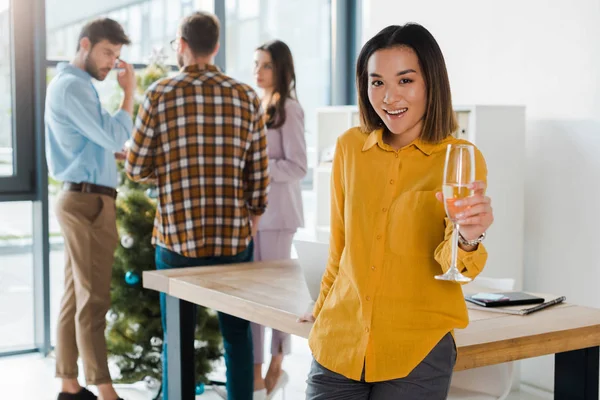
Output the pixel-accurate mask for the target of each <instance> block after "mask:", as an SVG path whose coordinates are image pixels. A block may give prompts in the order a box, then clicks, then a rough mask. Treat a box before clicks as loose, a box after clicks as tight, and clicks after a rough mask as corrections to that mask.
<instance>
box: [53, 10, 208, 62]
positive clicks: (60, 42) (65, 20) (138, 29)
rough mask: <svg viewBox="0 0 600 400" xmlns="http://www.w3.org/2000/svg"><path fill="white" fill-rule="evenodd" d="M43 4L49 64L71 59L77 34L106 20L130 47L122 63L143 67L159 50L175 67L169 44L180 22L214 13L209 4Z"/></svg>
mask: <svg viewBox="0 0 600 400" xmlns="http://www.w3.org/2000/svg"><path fill="white" fill-rule="evenodd" d="M46 4H47V6H46V30H47V57H48V59H49V60H53V61H58V60H69V59H71V58H72V57H73V56H74V55H75V51H76V49H77V40H78V37H79V32H80V30H81V28H82V26H83V25H84V24H85V23H86V22H87V21H89V20H90V19H93V18H97V17H109V18H112V19H114V20H116V21H118V22H119V23H121V25H123V28H124V29H125V32H126V33H127V34H128V36H129V37H130V39H131V45H130V46H125V47H123V54H122V58H123V59H124V60H126V61H127V62H131V63H135V64H144V63H147V62H148V59H149V57H150V55H151V53H152V51H153V50H154V49H159V48H163V49H164V50H165V54H166V55H167V56H168V57H169V58H168V60H167V63H169V64H176V59H175V54H174V53H173V52H171V51H170V46H169V42H170V41H171V40H172V39H174V38H175V35H176V34H177V27H178V26H179V23H180V22H181V19H182V18H183V17H184V16H185V15H188V14H190V13H191V12H194V11H200V10H202V11H209V12H213V11H214V6H213V1H212V0H146V1H137V2H133V1H131V0H113V1H111V2H110V4H109V5H104V3H102V2H97V3H95V4H94V5H93V6H92V5H89V4H88V3H87V2H85V3H84V2H81V1H80V0H46ZM115 4H116V6H115ZM119 4H121V5H119Z"/></svg>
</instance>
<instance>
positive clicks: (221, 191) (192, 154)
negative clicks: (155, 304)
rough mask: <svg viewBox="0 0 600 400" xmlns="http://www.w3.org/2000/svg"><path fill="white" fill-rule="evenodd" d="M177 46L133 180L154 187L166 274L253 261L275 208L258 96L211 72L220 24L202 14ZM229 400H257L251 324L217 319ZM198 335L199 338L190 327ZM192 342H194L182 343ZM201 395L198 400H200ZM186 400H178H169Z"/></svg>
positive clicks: (144, 109)
mask: <svg viewBox="0 0 600 400" xmlns="http://www.w3.org/2000/svg"><path fill="white" fill-rule="evenodd" d="M177 36H178V37H177V39H176V40H175V41H174V42H173V45H174V49H175V51H176V52H177V62H178V63H179V66H180V67H181V68H182V69H181V71H180V73H179V74H178V75H176V76H174V77H171V78H166V79H163V80H160V81H159V82H156V83H155V84H153V85H152V86H151V87H150V88H149V89H148V91H147V92H146V97H145V99H144V101H143V103H142V106H141V107H140V111H139V113H138V117H137V121H136V124H135V129H134V132H133V139H132V146H131V148H130V150H129V154H128V158H127V164H126V171H127V173H128V175H129V176H130V177H131V179H133V180H135V181H142V180H147V179H150V180H155V181H156V182H157V184H158V191H159V196H158V205H157V212H156V219H155V225H154V226H155V229H154V235H153V240H152V242H153V243H154V244H155V245H156V266H157V268H158V269H166V268H174V267H179V268H181V267H197V266H202V265H215V264H231V263H239V262H248V261H252V257H253V248H252V246H253V244H252V243H253V242H252V237H253V233H254V232H255V230H256V228H257V226H258V220H259V218H260V215H262V214H263V213H264V211H265V209H266V206H267V189H268V184H269V174H268V164H269V160H268V158H267V152H266V147H267V142H266V131H265V123H264V119H263V113H262V110H261V106H260V100H259V98H258V96H257V94H256V93H255V92H254V91H253V90H252V89H251V88H250V86H248V85H245V84H242V83H240V82H237V81H236V80H234V79H232V78H230V77H228V76H226V75H224V74H223V73H221V71H219V69H218V68H217V67H215V66H214V65H213V64H212V60H213V58H214V56H215V54H216V53H217V51H218V49H219V43H218V40H219V21H218V20H217V18H216V17H215V16H214V15H212V14H208V13H203V12H198V13H194V14H192V15H190V16H189V17H187V18H185V19H184V20H183V22H182V23H181V25H180V27H179V32H178V35H177ZM165 303H166V297H165V295H164V294H161V311H162V321H163V330H164V332H165V338H164V342H163V343H164V344H163V346H164V351H163V391H164V392H163V393H164V399H165V400H167V399H168V393H169V390H168V382H167V341H166V331H167V329H169V328H170V327H168V326H166V322H165V321H166V307H165ZM219 323H220V328H221V333H222V334H223V341H224V347H225V362H226V366H227V391H228V398H229V399H234V400H249V399H252V398H253V385H254V374H253V364H254V359H253V350H252V336H251V331H250V324H249V323H248V321H244V320H242V319H239V318H236V317H233V316H231V315H227V314H224V313H219ZM190 325H191V326H190V327H189V329H190V330H192V329H195V327H194V324H190ZM182 336H184V337H192V336H193V332H188V333H182ZM192 395H193V394H192ZM171 400H178V399H173V398H172V399H171Z"/></svg>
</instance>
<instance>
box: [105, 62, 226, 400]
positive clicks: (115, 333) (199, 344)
mask: <svg viewBox="0 0 600 400" xmlns="http://www.w3.org/2000/svg"><path fill="white" fill-rule="evenodd" d="M164 60H165V57H164V56H163V55H162V51H155V52H153V55H152V57H151V60H150V63H149V65H148V67H147V68H146V69H145V70H144V71H142V72H141V73H138V76H137V80H138V91H139V93H138V96H136V97H137V98H136V106H135V111H137V110H138V108H139V104H140V101H141V100H142V99H143V93H144V92H145V91H146V89H148V87H149V86H150V85H151V84H152V83H153V82H155V81H156V80H158V79H161V78H163V77H165V76H167V74H168V71H169V69H168V68H167V67H166V66H165V65H164ZM119 92H120V91H119ZM119 103H120V98H119V96H115V97H114V98H113V99H112V101H111V104H119ZM136 114H137V113H136ZM134 118H135V116H134ZM119 171H120V177H121V180H120V182H121V183H120V185H119V196H118V198H117V226H118V228H119V234H120V236H121V244H120V246H119V247H118V248H117V250H116V252H115V261H114V265H113V277H112V285H111V300H112V307H111V310H110V312H109V314H108V329H107V345H108V352H109V355H110V356H111V358H112V359H113V360H114V361H115V362H116V364H117V366H118V367H119V369H120V374H121V376H120V378H119V379H118V380H119V381H120V382H126V383H132V382H138V381H140V380H145V381H146V383H147V384H148V386H149V387H150V388H151V387H152V386H154V385H156V386H157V385H158V381H159V380H160V379H161V377H162V363H161V351H162V338H163V330H162V326H161V319H160V303H159V295H158V292H155V291H152V290H146V289H144V288H143V287H142V282H141V280H142V279H141V277H142V272H143V271H145V270H154V269H155V268H156V267H155V263H154V247H153V246H152V244H151V238H152V229H153V224H154V216H155V213H156V197H157V191H156V188H155V187H154V186H152V185H150V184H144V183H136V182H132V181H130V180H129V179H128V178H127V176H126V175H125V173H124V170H123V162H122V161H121V162H119ZM197 321H198V324H197V328H196V329H197V330H196V341H195V346H194V347H195V349H196V357H195V359H196V378H197V379H196V381H197V382H198V385H197V394H201V392H202V391H203V383H208V380H207V378H206V375H207V374H208V373H209V372H210V371H211V364H212V362H213V361H215V360H218V359H220V358H221V356H222V346H221V334H220V331H219V322H218V319H217V315H216V313H215V312H214V311H212V310H208V309H206V308H203V307H198V316H197Z"/></svg>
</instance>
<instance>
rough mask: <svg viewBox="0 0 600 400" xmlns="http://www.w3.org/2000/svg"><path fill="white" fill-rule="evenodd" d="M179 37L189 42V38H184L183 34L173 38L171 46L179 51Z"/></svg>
mask: <svg viewBox="0 0 600 400" xmlns="http://www.w3.org/2000/svg"><path fill="white" fill-rule="evenodd" d="M179 39H181V40H185V41H186V42H187V39H186V38H184V37H183V36H182V37H181V38H175V39H173V40H171V41H170V42H169V43H170V44H171V48H172V49H173V51H177V48H178V47H179V43H178V41H179Z"/></svg>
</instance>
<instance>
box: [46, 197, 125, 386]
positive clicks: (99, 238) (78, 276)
mask: <svg viewBox="0 0 600 400" xmlns="http://www.w3.org/2000/svg"><path fill="white" fill-rule="evenodd" d="M56 216H57V217H58V222H59V224H60V227H61V229H62V233H63V236H64V239H65V291H64V295H63V298H62V303H61V306H60V315H59V317H58V333H57V340H56V349H55V352H56V376H57V377H58V378H63V379H75V378H77V375H78V371H77V359H78V357H79V355H81V358H82V360H83V369H84V373H85V378H86V381H87V383H88V384H89V385H99V384H103V383H110V382H111V378H110V374H109V371H108V362H107V354H106V339H105V337H104V330H105V329H106V313H107V311H108V309H109V307H110V280H111V275H112V264H113V259H114V251H115V249H116V247H117V244H118V241H119V235H118V233H117V226H116V208H115V200H114V199H113V198H111V197H109V196H105V195H99V194H95V193H79V192H67V191H63V192H62V193H61V194H60V197H59V200H58V203H57V205H56Z"/></svg>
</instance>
